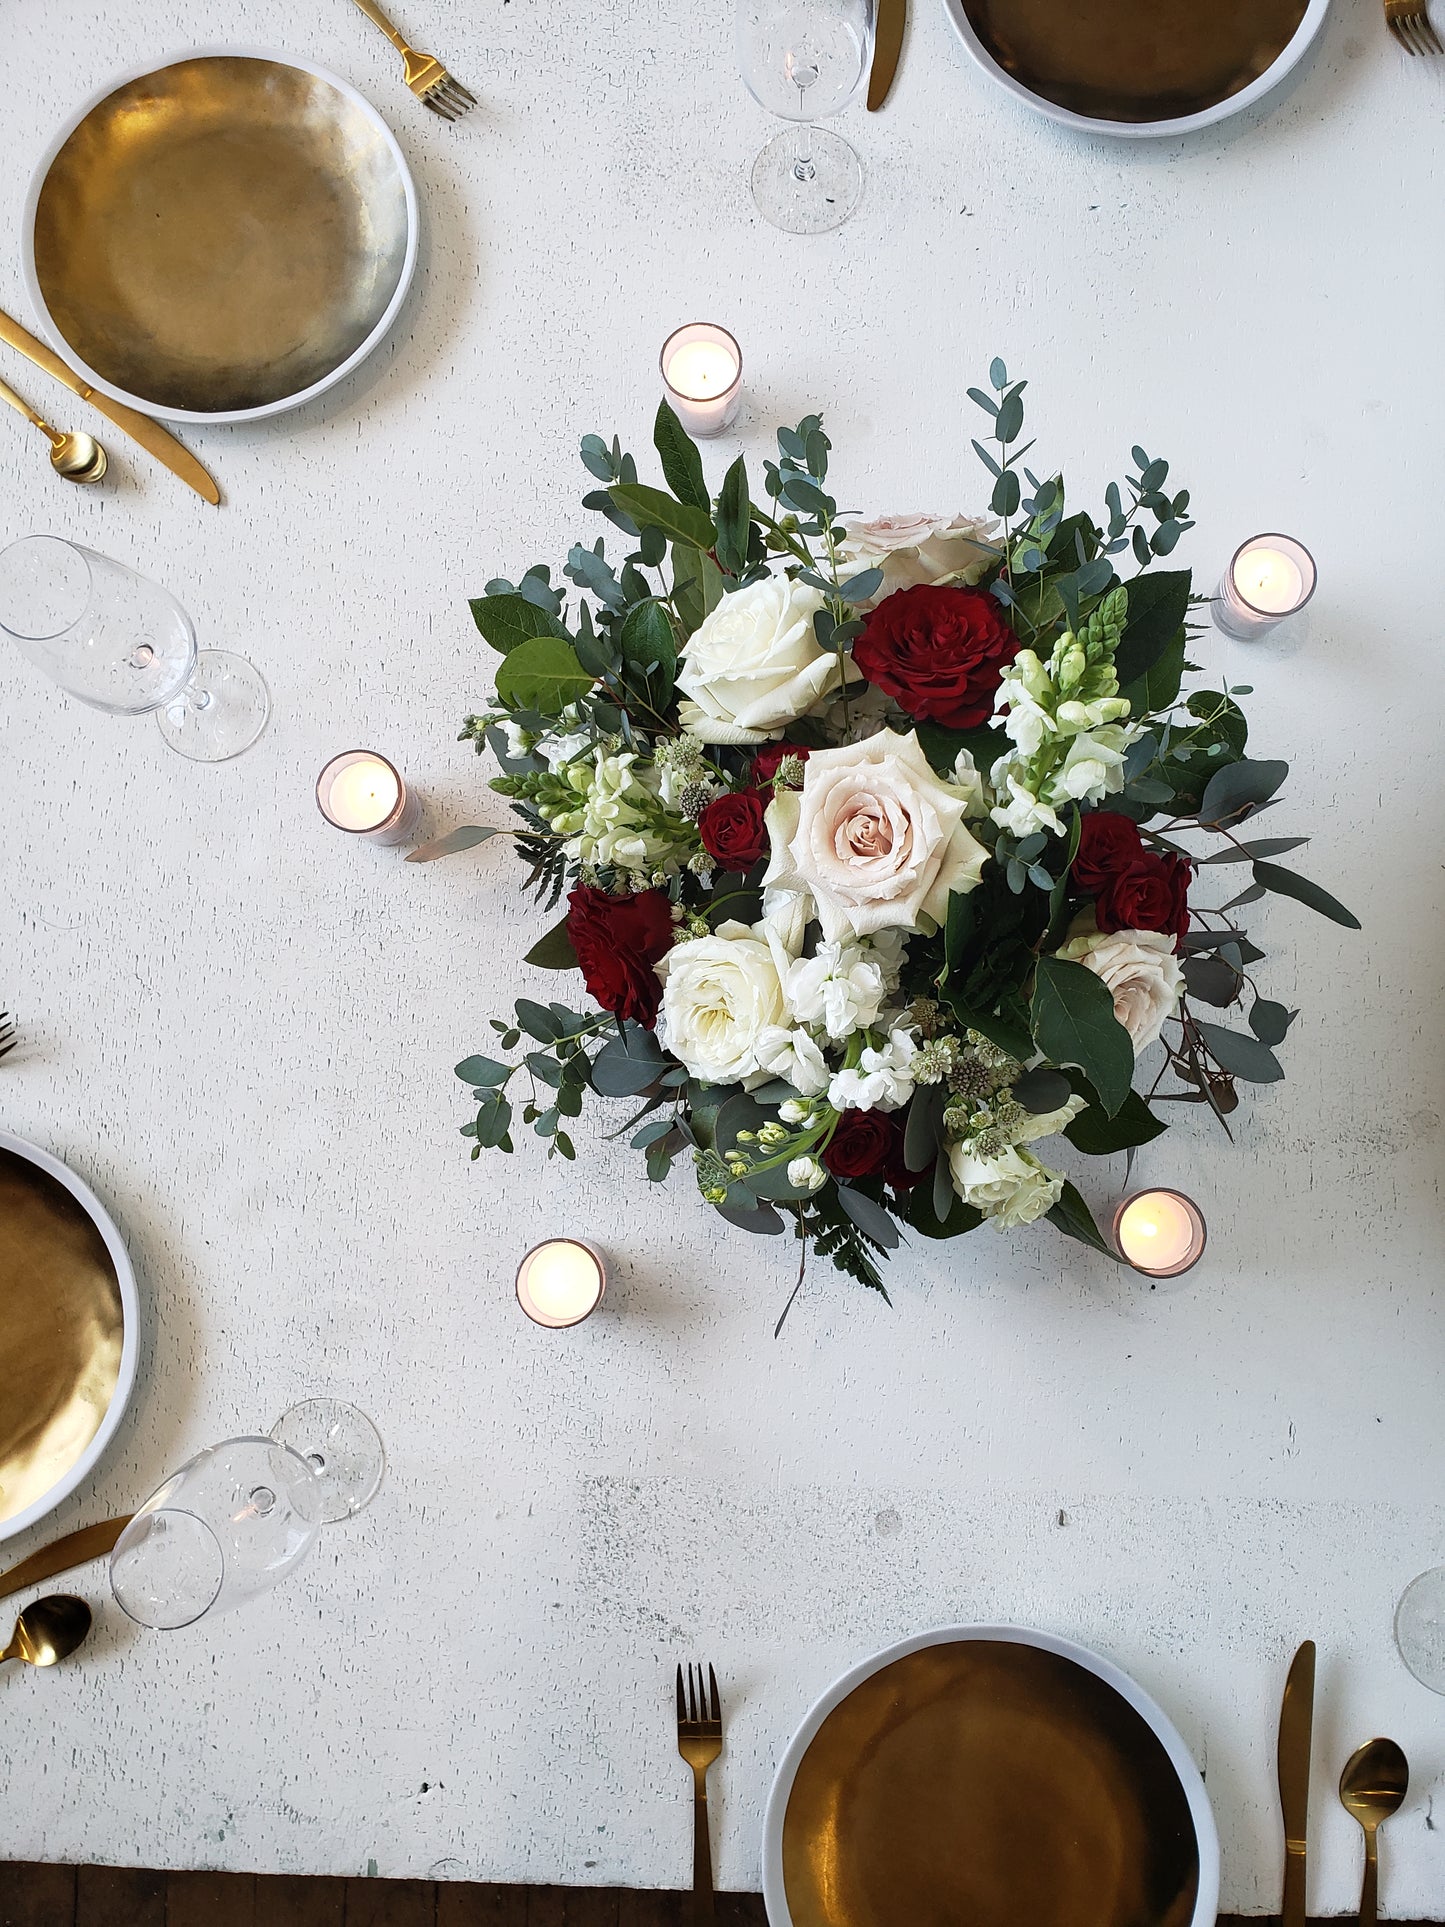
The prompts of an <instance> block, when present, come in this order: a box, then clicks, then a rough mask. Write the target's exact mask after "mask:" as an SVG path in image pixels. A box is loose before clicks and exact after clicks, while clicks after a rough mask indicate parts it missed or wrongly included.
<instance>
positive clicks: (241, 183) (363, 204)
mask: <svg viewBox="0 0 1445 1927" xmlns="http://www.w3.org/2000/svg"><path fill="white" fill-rule="evenodd" d="M416 229H417V221H416V195H415V190H414V188H413V186H412V181H411V176H410V174H409V172H408V170H407V166H406V162H405V160H404V159H403V158H402V154H401V150H400V148H399V147H398V146H397V144H396V140H395V138H394V137H393V135H392V133H391V131H390V129H389V128H388V127H387V126H386V124H385V123H384V122H383V120H382V119H381V117H380V115H379V114H377V112H376V111H375V109H374V108H372V107H371V106H370V105H369V104H368V103H367V102H366V101H365V100H363V99H362V97H361V95H360V94H358V93H357V92H356V90H355V89H354V88H352V87H349V86H348V85H347V84H346V82H345V81H342V80H338V79H337V78H336V77H335V76H334V75H330V74H327V73H326V72H325V71H324V70H323V69H321V68H317V67H312V66H309V65H308V64H307V63H305V62H303V61H294V60H289V59H283V58H281V57H280V56H273V55H266V54H259V53H256V54H252V53H238V52H223V53H204V54H197V55H193V56H191V57H189V58H186V59H181V60H177V61H174V62H172V63H170V64H169V65H167V66H164V67H160V68H158V69H155V70H154V71H149V72H144V73H140V74H137V75H133V76H130V77H129V78H127V79H125V80H124V81H122V82H121V83H119V84H114V85H112V86H111V87H110V88H109V89H108V90H107V91H106V92H105V93H104V95H102V96H100V97H99V98H97V99H96V100H94V101H92V102H91V103H90V104H89V105H87V106H86V107H85V108H83V109H82V110H81V112H80V114H79V115H78V116H77V117H76V118H75V119H74V120H73V121H72V122H71V124H70V126H69V127H68V128H67V129H65V130H64V131H63V132H62V134H61V136H60V137H59V139H58V140H57V142H56V143H55V145H54V146H53V148H52V150H51V153H50V155H49V156H48V158H47V159H46V160H45V161H44V162H43V163H42V165H41V167H40V169H39V171H38V173H37V176H36V180H35V183H34V185H33V186H32V189H31V195H30V204H29V208H28V210H27V220H26V234H27V261H26V268H27V279H28V280H29V281H30V284H31V295H32V298H33V299H34V301H35V303H36V305H37V307H38V309H39V310H40V312H41V313H42V315H43V316H44V318H45V319H46V320H47V322H48V323H49V325H50V327H51V328H52V329H53V331H54V333H55V335H56V336H57V337H58V342H59V346H60V348H61V350H62V352H63V353H65V354H66V356H67V359H69V360H71V361H72V362H74V363H75V364H76V366H77V367H78V368H79V370H80V372H82V373H83V374H85V375H87V376H88V377H89V378H90V379H92V380H93V381H94V382H95V384H96V385H97V386H98V387H100V388H103V389H105V390H106V391H107V392H108V393H110V394H112V395H115V396H117V397H118V398H119V399H120V400H122V401H128V402H131V403H134V404H136V405H138V406H140V407H141V408H145V409H149V410H151V411H152V412H154V413H161V414H166V415H169V416H171V417H173V418H178V419H201V420H209V421H217V420H222V421H234V420H245V419H248V418H250V417H252V416H257V415H266V414H272V413H275V412H276V411H277V410H278V409H281V408H287V407H292V406H295V405H296V404H297V403H299V402H301V401H304V400H308V399H309V398H310V397H311V396H312V395H315V394H318V393H320V392H321V390H322V389H324V388H326V387H329V386H330V385H331V383H333V382H335V381H338V380H340V378H341V376H342V375H344V374H346V373H347V372H348V371H349V370H350V369H351V368H353V367H354V366H356V364H357V363H358V362H359V361H360V360H361V359H362V358H363V356H365V355H366V354H367V353H368V352H369V351H370V349H371V348H373V347H374V346H375V345H376V344H377V342H379V341H380V339H381V337H382V335H383V334H384V333H385V332H386V329H387V328H388V327H389V326H390V323H391V321H392V319H393V318H394V316H395V314H396V312H397V310H398V308H399V307H400V305H401V301H402V299H403V297H404V296H405V293H406V288H407V285H408V283H409V281H410V278H411V273H412V269H413V267H414V265H415V260H416Z"/></svg>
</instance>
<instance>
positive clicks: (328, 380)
mask: <svg viewBox="0 0 1445 1927" xmlns="http://www.w3.org/2000/svg"><path fill="white" fill-rule="evenodd" d="M187 60H269V61H274V62H275V64H276V65H277V66H278V67H295V68H298V69H299V70H300V71H301V72H302V73H306V74H314V75H315V76H316V78H317V79H318V80H324V81H325V82H326V83H327V85H328V86H330V87H334V88H335V89H336V91H337V92H338V93H340V94H344V95H345V96H346V98H347V99H348V100H349V101H351V102H352V103H353V105H354V106H356V107H359V108H360V109H361V111H362V113H363V114H364V115H365V117H366V118H367V120H369V121H370V122H371V124H372V126H373V127H375V128H376V130H377V132H378V133H379V134H380V135H381V136H382V138H383V139H384V140H385V142H386V144H387V146H388V147H389V148H390V149H391V156H392V159H393V160H394V161H395V162H396V167H397V172H398V173H399V174H400V176H401V187H402V193H403V194H404V195H405V197H406V254H405V256H404V258H403V260H402V264H401V275H400V277H399V279H398V281H397V284H396V288H395V290H394V292H393V294H392V297H391V300H390V301H388V303H387V304H386V312H385V313H384V314H383V315H382V317H381V319H380V320H379V321H378V322H377V324H376V326H375V327H374V328H373V329H372V331H371V333H370V334H369V335H368V336H367V337H366V339H365V341H363V342H362V343H361V345H360V347H359V348H355V349H353V350H352V352H351V353H350V354H349V355H348V356H347V357H346V359H345V361H343V362H339V363H338V364H337V366H336V367H335V368H333V369H332V370H331V371H330V373H329V374H325V375H323V376H322V377H321V379H320V380H319V381H314V382H312V384H311V386H310V387H309V388H300V389H298V390H297V391H296V393H295V394H294V395H283V396H282V398H281V400H280V401H268V402H266V403H264V404H263V405H262V406H261V407H260V408H236V409H225V410H222V411H221V412H219V413H210V412H207V411H204V410H201V409H196V408H170V407H166V406H164V405H163V404H162V403H160V402H155V401H150V400H148V399H147V398H146V397H145V396H144V395H133V394H131V392H130V391H129V389H126V388H118V387H117V386H116V384H115V383H114V382H113V381H107V380H106V378H105V376H104V375H101V374H98V373H97V372H96V370H95V369H94V368H91V367H90V366H88V365H87V363H85V362H83V361H82V360H81V358H80V356H79V355H78V354H77V353H76V352H75V350H74V348H72V347H71V345H70V343H69V342H68V341H67V340H66V339H65V337H64V335H63V334H62V333H61V332H60V330H59V328H58V327H57V326H56V325H55V321H54V318H53V317H52V315H51V312H50V309H49V308H48V307H47V306H46V303H45V297H44V295H43V294H42V293H41V291H40V276H39V275H38V274H37V273H36V271H35V215H36V210H37V209H38V207H39V205H40V191H41V189H42V188H43V187H44V185H45V179H46V176H47V175H48V174H49V172H50V170H51V168H52V167H53V166H54V164H55V157H56V155H57V154H58V153H59V152H60V150H61V148H62V147H64V145H65V143H66V142H67V141H68V140H69V139H70V137H71V135H72V134H73V133H74V132H75V130H76V128H77V127H79V125H80V123H81V122H82V121H83V120H84V119H85V117H86V115H87V114H89V113H91V112H92V111H93V110H94V109H95V108H97V107H99V105H100V103H101V102H102V101H103V100H108V99H109V98H110V96H111V95H112V94H113V93H114V92H115V91H116V89H117V88H118V87H128V86H129V85H130V83H131V82H132V81H133V80H144V79H145V77H146V75H147V74H158V73H163V72H164V71H165V69H166V68H167V67H178V66H180V65H181V63H182V62H183V61H187ZM419 226H420V210H419V207H418V203H417V197H416V183H415V182H414V181H413V179H412V177H411V169H410V168H409V167H408V166H407V164H406V156H405V155H404V154H403V153H402V151H401V148H400V146H399V145H398V143H397V138H396V135H395V134H393V133H392V131H391V129H390V128H389V127H388V126H387V124H386V122H385V121H384V120H383V119H382V118H381V115H380V114H379V113H378V112H377V111H376V109H375V108H374V107H373V106H372V104H371V102H370V101H369V100H367V99H366V97H365V96H364V95H363V94H360V93H358V92H357V90H356V88H354V87H353V86H352V85H351V83H350V81H347V80H343V79H342V78H341V76H340V75H339V74H333V73H332V72H331V70H330V69H329V68H328V67H320V66H318V65H317V64H316V62H315V61H314V60H303V59H301V58H300V56H299V55H297V54H283V53H277V52H275V51H274V50H272V49H270V48H266V47H187V48H184V49H183V50H181V51H179V52H177V53H173V54H166V55H164V56H163V57H162V58H161V59H160V60H143V61H142V62H141V63H140V65H139V66H136V67H131V68H129V69H128V70H127V71H126V72H125V73H123V74H116V75H115V76H114V77H113V78H112V79H110V80H108V81H107V82H106V83H105V85H104V86H103V87H100V88H97V90H96V91H95V93H93V94H92V95H91V96H90V98H89V99H88V100H86V101H85V102H83V103H82V105H81V106H79V107H77V108H76V110H75V112H74V113H73V114H72V115H71V116H70V117H69V119H68V120H67V121H66V122H65V124H64V126H63V127H62V128H61V130H60V132H59V133H58V134H57V135H56V136H55V138H54V139H53V140H52V141H51V143H50V145H49V147H47V148H46V150H45V153H44V154H43V156H42V157H41V160H40V164H39V166H38V167H37V168H36V170H35V172H34V174H33V175H32V176H31V179H30V188H29V192H28V193H27V194H26V196H25V213H24V216H23V219H22V223H21V232H22V234H23V236H24V246H23V250H22V260H21V271H22V273H23V274H24V277H25V290H26V293H27V294H28V295H29V296H30V305H31V307H32V308H33V310H34V312H35V313H36V314H37V315H38V316H39V317H40V321H41V324H42V327H43V329H44V331H45V333H46V335H47V336H48V337H49V339H50V342H51V345H52V346H53V347H54V349H55V351H56V353H57V354H58V355H59V356H60V357H61V359H62V360H63V361H66V362H68V363H69V365H70V366H71V367H72V368H73V369H74V370H75V372H76V374H78V375H80V376H82V377H83V378H84V379H85V380H86V381H88V382H90V383H91V384H92V386H94V387H96V388H98V389H99V390H100V392H101V393H102V394H103V395H109V396H110V398H111V399H112V401H123V402H125V403H126V404H127V405H128V406H129V407H131V408H138V409H139V410H140V411H141V413H142V414H143V415H155V416H157V417H159V419H160V420H162V421H168V422H254V421H260V420H261V419H262V418H263V417H264V416H267V415H281V414H284V413H285V412H286V410H287V409H289V408H300V407H301V406H303V404H304V403H306V402H308V401H313V400H314V399H315V398H316V396H317V395H320V394H324V393H325V391H326V390H327V389H328V388H334V387H335V385H336V383H337V382H339V381H344V380H345V378H346V377H347V376H348V375H349V374H350V373H351V371H352V369H353V368H358V367H360V365H361V363H362V362H363V361H365V360H366V357H367V356H368V355H369V354H371V353H372V352H373V350H374V349H376V348H378V347H380V345H381V343H382V342H383V341H384V340H385V338H386V336H387V333H388V332H389V330H390V328H391V325H392V323H393V322H394V321H395V320H396V317H397V315H398V314H399V313H400V311H401V304H402V302H403V301H405V299H406V297H407V294H408V292H409V290H410V288H411V282H412V276H413V275H414V274H415V272H416V256H417V245H418V240H419V235H418V229H419Z"/></svg>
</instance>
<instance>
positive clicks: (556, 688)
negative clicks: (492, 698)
mask: <svg viewBox="0 0 1445 1927" xmlns="http://www.w3.org/2000/svg"><path fill="white" fill-rule="evenodd" d="M594 680H595V679H594V678H593V677H592V676H590V675H589V674H588V673H587V671H586V670H585V669H584V668H583V667H582V665H581V663H580V662H579V661H578V660H577V652H576V650H575V649H574V648H573V647H572V645H571V643H570V642H563V641H562V640H561V639H560V638H559V637H557V636H534V637H533V638H532V640H531V641H530V642H523V643H519V644H518V645H517V647H516V648H515V649H513V650H512V651H511V653H510V654H509V655H508V657H507V659H506V661H505V662H504V663H503V664H502V666H501V668H500V669H499V670H498V671H497V694H498V696H499V697H500V698H501V700H502V701H503V702H505V703H510V704H511V705H512V706H513V708H516V709H535V710H539V711H540V712H541V714H542V715H544V716H556V715H558V714H560V712H561V711H562V710H563V709H565V708H566V706H567V704H568V703H571V702H576V700H577V698H578V697H579V696H585V695H586V694H587V691H588V690H589V689H590V688H591V687H592V685H593V682H594Z"/></svg>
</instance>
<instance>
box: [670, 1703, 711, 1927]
mask: <svg viewBox="0 0 1445 1927" xmlns="http://www.w3.org/2000/svg"><path fill="white" fill-rule="evenodd" d="M707 1677H708V1686H710V1687H711V1689H712V1690H711V1694H709V1692H708V1687H705V1686H704V1685H703V1679H702V1668H701V1666H689V1667H688V1669H687V1694H686V1697H684V1695H683V1682H682V1668H681V1667H680V1666H679V1667H678V1669H677V1750H678V1752H679V1753H680V1754H681V1755H682V1757H683V1758H684V1759H685V1760H686V1761H687V1763H688V1765H689V1766H690V1767H691V1768H692V1917H693V1919H694V1921H700V1920H711V1919H712V1918H713V1897H712V1846H711V1843H710V1842H709V1840H708V1832H707V1770H708V1768H709V1767H710V1766H711V1765H712V1763H713V1761H714V1760H715V1759H716V1758H717V1756H718V1754H719V1753H721V1752H722V1707H721V1705H720V1704H719V1703H718V1696H717V1674H716V1673H715V1672H714V1671H713V1669H712V1668H711V1666H709V1667H708V1669H707Z"/></svg>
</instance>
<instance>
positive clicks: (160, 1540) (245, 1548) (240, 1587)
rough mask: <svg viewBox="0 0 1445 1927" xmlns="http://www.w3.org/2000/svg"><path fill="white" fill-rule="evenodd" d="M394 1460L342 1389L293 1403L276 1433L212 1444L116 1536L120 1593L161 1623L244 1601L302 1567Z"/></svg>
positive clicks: (136, 1614) (145, 1621)
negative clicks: (327, 1528) (325, 1530)
mask: <svg viewBox="0 0 1445 1927" xmlns="http://www.w3.org/2000/svg"><path fill="white" fill-rule="evenodd" d="M385 1465H386V1454H385V1451H384V1449H383V1447H382V1443H381V1438H380V1435H379V1434H378V1432H377V1430H376V1427H375V1426H374V1425H373V1424H372V1422H371V1420H370V1419H369V1418H367V1416H366V1414H365V1413H364V1412H360V1411H358V1410H357V1409H356V1407H355V1406H354V1405H347V1404H345V1403H344V1402H343V1401H342V1400H340V1399H308V1400H306V1402H305V1403H304V1404H301V1405H294V1406H293V1407H292V1408H291V1410H290V1411H289V1412H287V1413H285V1414H284V1416H283V1417H281V1418H279V1419H278V1420H277V1421H276V1424H275V1425H274V1426H273V1427H272V1429H271V1435H270V1437H269V1438H260V1437H256V1438H238V1439H227V1440H226V1441H225V1443H224V1444H221V1445H212V1446H209V1447H208V1448H207V1449H206V1450H205V1451H204V1452H198V1453H197V1454H196V1456H195V1457H194V1458H193V1459H189V1460H187V1462H186V1464H184V1465H183V1466H182V1467H181V1468H180V1470H179V1471H178V1472H173V1473H172V1474H171V1476H170V1477H169V1478H168V1479H167V1480H166V1481H165V1483H164V1484H163V1485H161V1486H160V1487H159V1488H158V1489H157V1490H156V1491H155V1492H153V1493H152V1494H151V1496H150V1498H149V1499H147V1500H146V1502H145V1504H144V1505H143V1506H142V1507H141V1509H140V1511H139V1512H137V1513H136V1515H135V1517H134V1518H133V1519H132V1520H131V1522H130V1524H129V1525H128V1526H127V1527H126V1529H125V1531H124V1532H123V1533H122V1534H121V1536H120V1538H119V1539H118V1540H117V1541H116V1544H115V1550H114V1551H113V1552H112V1553H111V1555H110V1589H111V1591H112V1592H113V1593H114V1595H115V1598H116V1602H117V1604H118V1605H120V1606H121V1607H122V1608H123V1609H124V1610H125V1611H126V1612H127V1613H129V1615H130V1617H131V1618H132V1619H134V1620H136V1621H138V1622H139V1624H141V1625H142V1626H150V1627H154V1628H156V1629H157V1630H159V1631H163V1632H171V1631H174V1630H175V1629H176V1628H177V1627H180V1626H190V1625H193V1624H194V1623H195V1621H196V1620H198V1619H201V1618H203V1617H204V1616H205V1615H206V1614H207V1613H220V1612H227V1611H229V1610H230V1609H231V1608H232V1607H234V1606H239V1605H243V1604H244V1603H245V1602H246V1600H248V1599H254V1598H255V1597H256V1595H257V1594H258V1593H262V1592H265V1591H267V1590H268V1589H269V1588H270V1587H272V1586H274V1585H275V1584H276V1582H277V1581H278V1580H280V1579H284V1578H285V1576H286V1575H287V1573H289V1572H294V1571H295V1570H296V1568H297V1567H298V1566H299V1565H300V1564H301V1562H302V1560H303V1559H305V1558H306V1556H307V1554H308V1553H309V1552H310V1550H311V1548H312V1546H313V1545H315V1543H316V1540H317V1537H318V1535H319V1533H320V1531H321V1528H322V1526H323V1525H328V1524H333V1523H334V1522H335V1521H337V1520H338V1519H346V1518H349V1517H350V1516H351V1514H352V1513H354V1512H359V1511H360V1510H361V1508H362V1507H363V1506H364V1505H366V1504H368V1503H369V1502H370V1500H371V1499H372V1498H373V1497H374V1496H375V1494H376V1490H377V1487H378V1486H379V1485H380V1484H381V1477H382V1473H383V1471H384V1469H385Z"/></svg>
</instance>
